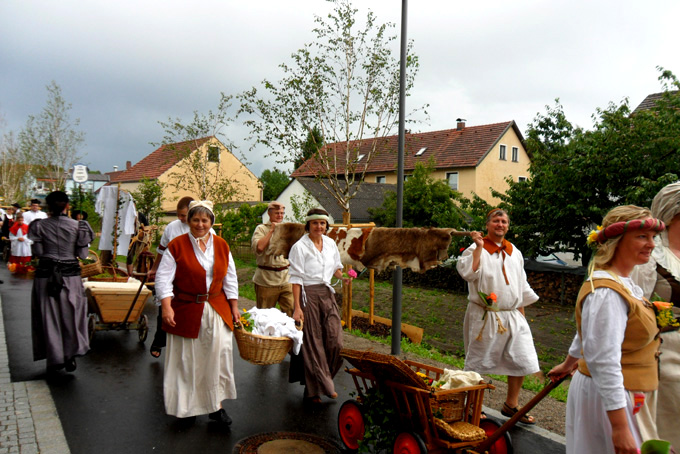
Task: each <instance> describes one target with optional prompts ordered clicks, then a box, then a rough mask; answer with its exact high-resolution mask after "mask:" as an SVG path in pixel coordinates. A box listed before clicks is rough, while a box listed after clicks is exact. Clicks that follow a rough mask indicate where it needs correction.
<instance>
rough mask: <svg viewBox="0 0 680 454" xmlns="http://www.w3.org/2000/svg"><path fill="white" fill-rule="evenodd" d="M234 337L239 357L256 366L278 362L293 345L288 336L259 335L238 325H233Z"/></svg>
mask: <svg viewBox="0 0 680 454" xmlns="http://www.w3.org/2000/svg"><path fill="white" fill-rule="evenodd" d="M298 329H302V327H301V326H300V327H298ZM234 337H235V338H236V344H237V345H238V351H239V354H240V355H241V358H243V359H245V360H246V361H248V362H249V363H252V364H257V365H258V366H266V365H269V364H278V363H280V362H281V361H283V359H284V358H285V357H286V355H287V354H288V352H289V351H290V349H291V347H292V346H293V340H292V339H290V338H288V337H271V336H261V335H259V334H253V333H249V332H248V331H246V330H245V329H243V328H241V327H240V326H236V327H234Z"/></svg>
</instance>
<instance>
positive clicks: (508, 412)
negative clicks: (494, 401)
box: [501, 403, 536, 425]
mask: <svg viewBox="0 0 680 454" xmlns="http://www.w3.org/2000/svg"><path fill="white" fill-rule="evenodd" d="M518 411H519V408H517V407H515V408H510V405H508V404H507V403H503V408H502V409H501V414H502V415H503V416H507V417H508V418H512V417H513V416H515V413H517V412H518ZM519 422H521V423H523V424H529V425H531V424H536V418H534V417H533V416H531V415H529V414H526V415H524V416H522V417H521V418H520V419H519Z"/></svg>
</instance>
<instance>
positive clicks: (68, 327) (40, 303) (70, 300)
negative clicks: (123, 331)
mask: <svg viewBox="0 0 680 454" xmlns="http://www.w3.org/2000/svg"><path fill="white" fill-rule="evenodd" d="M47 282H48V279H47V278H38V277H36V278H35V279H34V281H33V292H32V294H31V325H32V337H33V360H34V361H38V360H41V359H46V360H47V366H48V367H49V366H58V365H61V364H64V362H66V361H67V360H68V359H70V358H73V357H75V356H81V355H84V354H86V353H87V352H88V351H89V350H90V340H89V336H88V332H87V297H86V296H85V290H84V289H83V280H82V279H81V278H80V276H64V277H63V283H64V286H63V288H62V289H61V292H59V296H58V298H53V297H51V296H49V295H48V294H47Z"/></svg>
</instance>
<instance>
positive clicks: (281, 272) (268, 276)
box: [250, 201, 293, 317]
mask: <svg viewBox="0 0 680 454" xmlns="http://www.w3.org/2000/svg"><path fill="white" fill-rule="evenodd" d="M285 212H286V207H285V206H284V205H283V204H282V203H281V202H276V201H274V202H271V203H270V204H269V206H268V207H267V214H268V215H269V222H268V223H266V224H260V225H258V226H257V227H256V228H255V232H254V233H253V238H252V240H251V243H250V244H251V248H252V250H253V252H254V253H255V259H256V262H257V269H256V270H255V275H254V276H253V284H254V286H255V296H256V298H257V301H256V305H257V307H258V308H260V309H268V308H270V307H275V306H276V303H278V304H279V307H280V308H281V311H283V312H285V313H286V315H288V316H289V317H292V315H293V290H292V287H291V285H290V284H289V283H288V266H289V264H288V260H287V259H286V258H285V257H284V256H283V255H276V254H275V253H274V251H273V248H270V247H269V244H270V242H271V239H272V236H273V235H274V232H275V230H276V227H277V226H278V225H280V224H281V222H283V216H284V214H285Z"/></svg>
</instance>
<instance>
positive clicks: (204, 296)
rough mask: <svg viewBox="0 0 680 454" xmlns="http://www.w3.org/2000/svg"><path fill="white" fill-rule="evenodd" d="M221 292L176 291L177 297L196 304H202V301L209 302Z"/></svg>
mask: <svg viewBox="0 0 680 454" xmlns="http://www.w3.org/2000/svg"><path fill="white" fill-rule="evenodd" d="M219 294H220V292H216V293H184V292H175V298H176V299H178V300H180V301H184V302H187V303H196V304H201V303H207V302H208V300H209V299H210V298H212V297H213V296H217V295H219Z"/></svg>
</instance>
